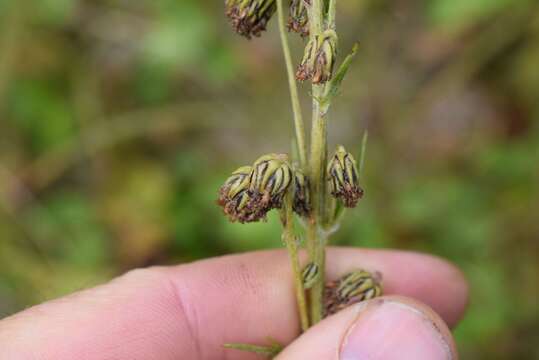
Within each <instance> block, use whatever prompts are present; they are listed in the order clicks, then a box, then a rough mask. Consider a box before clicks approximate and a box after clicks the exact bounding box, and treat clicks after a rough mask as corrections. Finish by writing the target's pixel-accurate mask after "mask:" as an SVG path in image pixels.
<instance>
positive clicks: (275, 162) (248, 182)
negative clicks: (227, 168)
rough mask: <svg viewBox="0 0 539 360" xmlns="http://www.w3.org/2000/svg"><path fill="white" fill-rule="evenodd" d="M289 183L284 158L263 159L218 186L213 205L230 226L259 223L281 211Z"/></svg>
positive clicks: (267, 156)
mask: <svg viewBox="0 0 539 360" xmlns="http://www.w3.org/2000/svg"><path fill="white" fill-rule="evenodd" d="M292 181H293V173H292V169H291V168H290V166H289V165H288V157H287V156H286V155H283V154H269V155H264V156H262V157H261V158H259V159H258V160H257V161H256V162H255V163H254V164H253V166H252V167H251V166H243V167H241V168H239V169H237V170H236V171H234V172H233V173H232V175H231V176H230V177H229V178H228V179H227V180H226V181H225V183H224V184H223V186H221V189H220V190H219V199H218V201H217V203H218V204H219V205H220V206H221V207H222V208H223V211H224V212H225V214H226V215H227V216H228V218H229V219H230V221H232V222H235V221H238V222H240V223H247V222H255V221H259V220H262V219H265V218H266V215H267V213H268V212H269V211H270V210H272V209H275V208H281V206H282V202H283V197H284V196H285V194H286V192H287V191H288V189H289V187H290V185H291V183H292Z"/></svg>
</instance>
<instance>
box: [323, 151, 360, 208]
mask: <svg viewBox="0 0 539 360" xmlns="http://www.w3.org/2000/svg"><path fill="white" fill-rule="evenodd" d="M327 172H328V181H329V184H330V192H331V195H333V196H334V197H335V198H339V199H341V200H342V201H343V203H344V206H346V207H349V208H353V207H356V205H357V202H358V201H359V199H361V198H362V197H363V189H362V188H361V187H360V186H359V181H358V172H357V166H356V161H355V159H354V157H353V156H352V154H350V153H349V152H347V151H346V149H345V148H344V147H343V146H339V147H338V149H337V151H336V152H335V155H334V156H333V159H331V161H330V162H329V164H328V170H327Z"/></svg>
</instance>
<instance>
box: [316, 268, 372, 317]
mask: <svg viewBox="0 0 539 360" xmlns="http://www.w3.org/2000/svg"><path fill="white" fill-rule="evenodd" d="M381 294H382V286H381V275H380V274H379V273H375V274H371V273H369V272H368V271H365V270H357V271H353V272H350V273H348V274H346V275H344V276H343V277H342V278H340V279H339V280H337V281H330V282H328V283H326V285H325V289H324V317H325V316H329V315H332V314H335V313H336V312H338V311H340V310H342V309H344V308H345V307H347V306H350V305H352V304H355V303H358V302H360V301H365V300H369V299H373V298H375V297H378V296H380V295H381Z"/></svg>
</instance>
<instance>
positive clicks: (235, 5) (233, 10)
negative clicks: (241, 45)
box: [225, 0, 277, 39]
mask: <svg viewBox="0 0 539 360" xmlns="http://www.w3.org/2000/svg"><path fill="white" fill-rule="evenodd" d="M225 8H226V16H227V17H228V18H229V20H230V23H231V24H232V27H233V28H234V30H235V31H236V32H237V33H238V34H239V35H242V36H245V37H246V38H247V39H251V37H253V36H256V37H258V36H260V34H261V33H262V31H264V30H266V25H267V23H268V21H269V20H270V19H271V17H272V16H273V14H274V13H275V11H276V9H277V6H276V3H275V0H225Z"/></svg>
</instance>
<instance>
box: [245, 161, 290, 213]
mask: <svg viewBox="0 0 539 360" xmlns="http://www.w3.org/2000/svg"><path fill="white" fill-rule="evenodd" d="M292 177H293V174H292V169H291V168H290V165H289V164H288V156H287V155H285V154H268V155H264V156H262V157H260V158H259V159H258V160H256V161H255V163H254V164H253V170H252V171H251V175H250V178H249V192H250V194H251V196H252V197H253V201H254V202H255V203H256V205H257V206H260V207H262V208H266V207H269V209H268V211H269V210H271V209H273V208H281V205H282V200H283V197H284V195H285V193H286V191H287V190H288V187H289V186H290V184H291V183H292V181H293V178H292Z"/></svg>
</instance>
